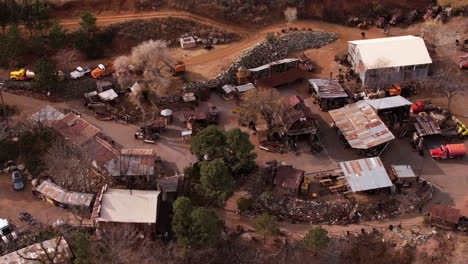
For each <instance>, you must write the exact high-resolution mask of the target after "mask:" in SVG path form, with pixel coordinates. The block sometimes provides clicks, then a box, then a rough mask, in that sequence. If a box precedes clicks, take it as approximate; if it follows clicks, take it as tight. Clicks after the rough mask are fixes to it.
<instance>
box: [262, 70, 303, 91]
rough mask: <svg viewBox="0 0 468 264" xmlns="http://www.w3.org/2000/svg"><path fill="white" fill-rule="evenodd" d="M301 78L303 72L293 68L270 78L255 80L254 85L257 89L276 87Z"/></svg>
mask: <svg viewBox="0 0 468 264" xmlns="http://www.w3.org/2000/svg"><path fill="white" fill-rule="evenodd" d="M303 76H304V71H303V70H301V69H299V68H295V69H292V70H289V71H286V72H280V73H274V74H272V75H271V76H270V77H267V78H263V79H260V80H256V81H255V84H256V85H257V86H258V87H276V86H279V85H282V84H286V83H291V82H294V81H296V80H299V79H301V78H302V77H303Z"/></svg>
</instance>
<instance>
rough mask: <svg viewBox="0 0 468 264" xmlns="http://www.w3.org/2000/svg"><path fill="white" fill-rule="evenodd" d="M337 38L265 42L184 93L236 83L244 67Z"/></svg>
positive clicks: (304, 36) (296, 36)
mask: <svg viewBox="0 0 468 264" xmlns="http://www.w3.org/2000/svg"><path fill="white" fill-rule="evenodd" d="M337 38H338V37H337V35H336V34H334V33H326V32H293V33H290V34H286V35H284V36H282V37H278V38H275V39H273V40H271V41H263V42H261V43H260V44H258V45H257V46H255V47H254V48H252V49H250V50H248V51H246V52H245V54H244V55H242V56H241V57H240V58H239V60H238V61H237V62H235V63H233V64H232V65H231V67H230V68H229V69H227V70H226V71H224V72H223V73H221V74H220V75H218V76H216V77H215V78H214V79H211V80H208V81H203V82H194V83H189V84H187V86H186V87H184V88H182V89H183V91H184V92H194V93H195V94H198V93H200V91H203V90H206V89H212V88H216V87H222V86H223V85H226V84H232V83H236V81H237V76H236V73H237V71H238V69H239V67H244V68H246V69H250V68H255V67H258V66H260V65H264V64H267V63H270V62H272V61H276V60H280V59H282V58H284V57H286V55H287V54H288V53H290V52H293V51H298V50H305V49H312V48H320V47H322V46H324V45H327V44H329V43H331V42H333V41H335V40H336V39H337Z"/></svg>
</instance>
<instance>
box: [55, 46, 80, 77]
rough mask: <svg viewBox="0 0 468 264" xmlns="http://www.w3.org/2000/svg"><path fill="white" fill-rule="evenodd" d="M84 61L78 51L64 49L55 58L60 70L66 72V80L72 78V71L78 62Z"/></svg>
mask: <svg viewBox="0 0 468 264" xmlns="http://www.w3.org/2000/svg"><path fill="white" fill-rule="evenodd" d="M81 59H83V56H82V55H81V53H80V52H79V51H78V50H76V49H62V50H59V51H58V52H57V54H55V56H54V61H55V63H56V64H57V66H59V68H61V69H63V70H64V73H65V76H66V78H69V77H70V71H71V70H72V69H73V68H74V67H75V65H74V64H76V63H77V62H78V61H80V60H81Z"/></svg>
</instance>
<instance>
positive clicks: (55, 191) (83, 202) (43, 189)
mask: <svg viewBox="0 0 468 264" xmlns="http://www.w3.org/2000/svg"><path fill="white" fill-rule="evenodd" d="M36 191H38V192H40V193H41V194H43V195H44V196H46V197H48V198H50V199H52V200H54V201H57V202H59V203H62V204H68V205H76V206H84V207H89V206H90V205H91V201H92V200H93V197H94V194H90V193H80V192H71V191H67V190H65V189H63V188H62V187H60V186H58V185H57V184H55V183H53V182H51V181H49V180H45V181H43V182H42V183H41V184H40V185H39V186H38V187H37V188H36Z"/></svg>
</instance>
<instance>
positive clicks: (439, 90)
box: [433, 64, 466, 111]
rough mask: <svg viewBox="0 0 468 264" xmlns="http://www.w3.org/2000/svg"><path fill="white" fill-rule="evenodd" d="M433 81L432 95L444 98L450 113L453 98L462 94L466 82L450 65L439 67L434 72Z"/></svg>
mask: <svg viewBox="0 0 468 264" xmlns="http://www.w3.org/2000/svg"><path fill="white" fill-rule="evenodd" d="M434 79H435V85H434V90H433V91H434V94H436V95H441V96H444V97H445V98H446V99H447V109H448V110H449V111H450V107H451V104H452V100H453V98H454V97H455V96H458V95H463V94H464V91H465V89H466V82H465V81H464V80H463V77H462V76H461V74H460V71H458V69H457V68H456V67H454V66H452V65H450V64H446V65H443V66H441V67H440V68H439V69H438V70H437V71H436V74H435V78H434Z"/></svg>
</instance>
